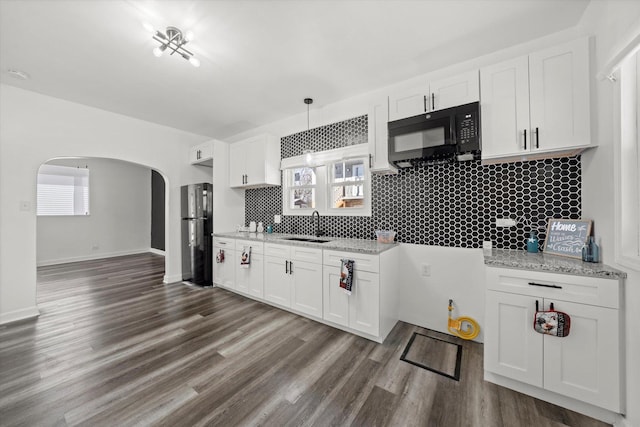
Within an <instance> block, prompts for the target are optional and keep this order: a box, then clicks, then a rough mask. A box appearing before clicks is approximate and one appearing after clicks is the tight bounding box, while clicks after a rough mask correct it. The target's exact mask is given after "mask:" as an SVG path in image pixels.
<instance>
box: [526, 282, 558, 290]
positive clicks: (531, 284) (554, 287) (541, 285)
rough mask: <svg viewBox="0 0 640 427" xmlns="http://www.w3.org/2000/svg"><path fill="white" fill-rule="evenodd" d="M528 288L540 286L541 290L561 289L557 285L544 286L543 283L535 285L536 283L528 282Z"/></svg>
mask: <svg viewBox="0 0 640 427" xmlns="http://www.w3.org/2000/svg"><path fill="white" fill-rule="evenodd" d="M529 286H540V287H543V288H553V289H562V286H558V285H546V284H544V283H536V282H529Z"/></svg>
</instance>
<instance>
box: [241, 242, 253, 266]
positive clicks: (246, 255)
mask: <svg viewBox="0 0 640 427" xmlns="http://www.w3.org/2000/svg"><path fill="white" fill-rule="evenodd" d="M250 264H251V246H243V247H242V253H241V254H240V267H241V268H249V265H250Z"/></svg>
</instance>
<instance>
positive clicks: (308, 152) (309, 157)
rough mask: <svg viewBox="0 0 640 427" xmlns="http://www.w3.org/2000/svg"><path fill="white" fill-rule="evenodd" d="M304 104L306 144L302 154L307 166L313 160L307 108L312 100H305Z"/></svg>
mask: <svg viewBox="0 0 640 427" xmlns="http://www.w3.org/2000/svg"><path fill="white" fill-rule="evenodd" d="M304 103H305V104H307V144H306V149H305V150H304V151H303V152H302V154H304V155H305V162H306V163H307V166H309V165H311V161H312V160H313V150H312V149H311V135H310V133H309V129H310V127H309V106H310V105H311V104H313V99H312V98H305V99H304Z"/></svg>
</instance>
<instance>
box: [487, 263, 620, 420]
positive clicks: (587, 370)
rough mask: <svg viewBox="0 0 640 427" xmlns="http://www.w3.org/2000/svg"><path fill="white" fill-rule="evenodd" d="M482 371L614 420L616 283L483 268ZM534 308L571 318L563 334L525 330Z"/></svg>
mask: <svg viewBox="0 0 640 427" xmlns="http://www.w3.org/2000/svg"><path fill="white" fill-rule="evenodd" d="M487 288H488V289H487V293H486V318H485V322H486V325H485V328H484V333H485V342H484V368H485V371H488V372H491V373H494V374H498V375H500V376H503V377H506V378H509V379H511V380H516V381H518V382H520V383H524V384H529V385H531V386H534V387H538V388H540V389H543V390H546V391H550V392H554V393H557V394H558V395H561V396H566V397H570V398H573V399H576V400H579V401H582V402H586V403H589V404H591V405H594V406H598V407H600V408H604V409H608V410H610V411H613V412H617V413H621V412H622V409H623V408H622V405H621V399H620V396H621V381H620V378H621V366H622V365H621V362H620V357H621V349H620V345H621V339H620V312H619V297H620V290H619V289H620V284H619V281H618V280H611V279H602V278H594V277H581V276H569V275H561V274H555V273H545V272H533V271H526V270H511V269H503V268H493V267H488V268H487ZM536 302H537V303H538V305H539V307H540V310H543V307H544V310H548V309H549V306H550V304H551V303H553V304H554V309H555V310H557V311H562V312H565V313H567V314H568V315H569V316H570V318H571V327H570V332H569V335H568V336H566V337H562V338H561V337H556V336H551V335H543V334H540V333H538V332H536V331H535V330H534V329H533V323H534V314H535V311H536Z"/></svg>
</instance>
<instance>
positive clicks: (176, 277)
mask: <svg viewBox="0 0 640 427" xmlns="http://www.w3.org/2000/svg"><path fill="white" fill-rule="evenodd" d="M176 282H182V274H173V275H171V276H169V275H166V274H165V275H164V277H163V278H162V283H164V284H165V285H166V284H169V283H176Z"/></svg>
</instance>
